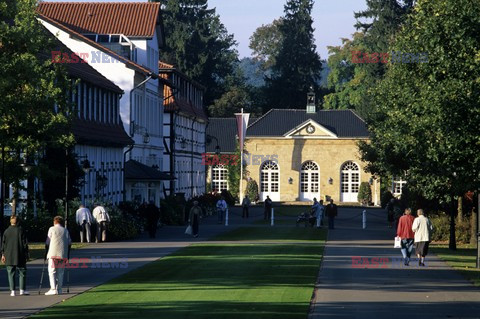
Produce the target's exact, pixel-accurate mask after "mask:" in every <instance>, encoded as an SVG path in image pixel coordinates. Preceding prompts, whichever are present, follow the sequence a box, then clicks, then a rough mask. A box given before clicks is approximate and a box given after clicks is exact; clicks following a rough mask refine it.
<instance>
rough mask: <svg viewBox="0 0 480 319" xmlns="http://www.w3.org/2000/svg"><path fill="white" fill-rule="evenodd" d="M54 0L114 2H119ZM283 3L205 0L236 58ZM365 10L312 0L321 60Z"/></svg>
mask: <svg viewBox="0 0 480 319" xmlns="http://www.w3.org/2000/svg"><path fill="white" fill-rule="evenodd" d="M56 1H61V2H67V1H72V2H85V1H87V2H94V1H97V2H98V1H105V2H114V1H116V2H118V1H119V0H56ZM127 1H129V2H132V1H131V0H127ZM133 1H134V0H133ZM137 1H139V2H144V1H142V0H137ZM285 3H286V0H209V6H210V7H215V8H216V9H217V13H218V14H219V15H220V19H221V21H222V22H223V24H224V25H225V26H226V28H227V30H228V32H229V33H233V34H234V37H235V40H236V41H237V43H238V47H237V49H238V52H239V54H240V58H244V57H249V56H250V55H251V50H250V48H249V47H248V45H249V43H250V40H249V39H250V36H251V35H252V34H253V32H255V30H256V29H257V28H258V27H260V26H261V25H262V24H268V23H271V22H272V21H273V20H274V19H276V18H279V17H281V16H282V15H283V6H284V4H285ZM365 8H366V4H365V0H315V5H314V8H313V13H312V16H313V20H314V25H313V26H314V28H315V40H316V45H317V51H318V53H319V54H320V57H321V58H322V59H326V58H327V57H328V49H327V46H338V45H340V44H341V43H342V41H341V38H351V35H352V33H354V32H355V28H354V26H353V25H354V24H355V18H354V17H353V13H354V12H355V11H361V10H364V9H365Z"/></svg>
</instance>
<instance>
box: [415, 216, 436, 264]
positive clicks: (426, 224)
mask: <svg viewBox="0 0 480 319" xmlns="http://www.w3.org/2000/svg"><path fill="white" fill-rule="evenodd" d="M417 216H418V217H417V218H415V220H414V221H413V224H412V230H413V232H414V233H415V247H416V248H415V253H416V254H417V257H418V265H419V266H422V267H425V256H427V254H428V246H429V244H430V241H431V238H432V232H433V225H432V223H431V222H430V219H428V218H427V217H425V216H424V214H423V209H419V210H417Z"/></svg>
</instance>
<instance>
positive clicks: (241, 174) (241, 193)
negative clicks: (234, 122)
mask: <svg viewBox="0 0 480 319" xmlns="http://www.w3.org/2000/svg"><path fill="white" fill-rule="evenodd" d="M241 114H242V128H241V130H242V132H243V108H242V112H241ZM244 139H245V137H243V139H242V141H240V139H239V141H240V142H241V145H240V205H241V204H242V200H243V142H244Z"/></svg>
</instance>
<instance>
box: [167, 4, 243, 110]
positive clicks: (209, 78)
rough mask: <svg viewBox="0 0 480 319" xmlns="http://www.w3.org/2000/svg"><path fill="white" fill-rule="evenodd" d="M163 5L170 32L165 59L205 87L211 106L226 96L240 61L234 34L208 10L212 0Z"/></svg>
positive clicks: (205, 99) (207, 102)
mask: <svg viewBox="0 0 480 319" xmlns="http://www.w3.org/2000/svg"><path fill="white" fill-rule="evenodd" d="M161 2H162V4H163V7H162V8H163V14H162V17H163V20H164V25H165V33H166V48H165V50H164V51H163V52H162V53H161V58H162V59H163V60H164V61H165V62H167V63H170V64H173V65H175V66H176V67H178V68H179V69H180V70H181V71H182V72H184V73H185V74H187V75H188V76H189V77H191V78H192V79H193V80H195V81H197V82H199V83H200V84H202V85H203V86H205V87H206V88H207V91H206V92H205V97H204V101H205V104H206V105H207V106H208V105H211V104H212V103H213V101H214V100H215V99H218V98H220V97H221V96H222V94H224V93H225V91H226V88H225V86H224V84H225V79H226V77H227V76H229V75H231V74H233V73H234V70H235V62H237V61H238V53H237V51H236V49H235V46H236V42H235V40H234V38H233V35H231V34H229V33H228V32H227V29H226V28H225V26H224V25H223V24H222V22H221V21H220V17H219V16H218V14H216V12H215V9H209V8H208V0H166V1H161Z"/></svg>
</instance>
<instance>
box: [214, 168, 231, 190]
mask: <svg viewBox="0 0 480 319" xmlns="http://www.w3.org/2000/svg"><path fill="white" fill-rule="evenodd" d="M212 190H213V191H217V192H221V191H223V190H228V170H227V169H226V168H225V166H224V165H215V166H213V168H212Z"/></svg>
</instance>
